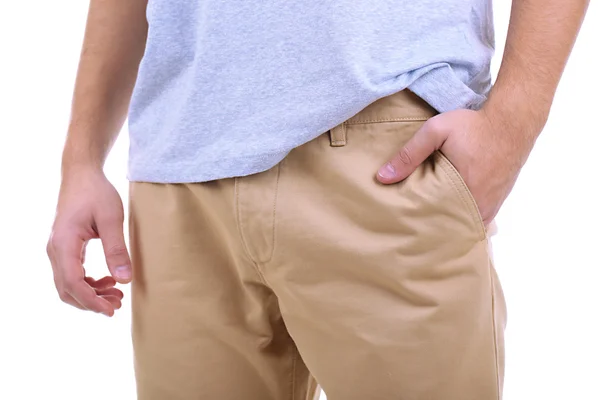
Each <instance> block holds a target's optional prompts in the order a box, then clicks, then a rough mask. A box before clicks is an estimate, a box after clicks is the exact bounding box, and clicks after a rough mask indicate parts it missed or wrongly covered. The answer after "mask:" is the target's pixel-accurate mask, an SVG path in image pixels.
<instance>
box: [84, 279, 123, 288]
mask: <svg viewBox="0 0 600 400" xmlns="http://www.w3.org/2000/svg"><path fill="white" fill-rule="evenodd" d="M85 281H86V282H87V283H88V285H90V286H91V287H92V288H94V289H95V290H96V291H97V290H98V289H107V288H111V287H114V286H115V284H116V283H117V282H116V281H115V279H114V278H113V277H112V276H105V277H104V278H102V279H99V280H95V279H94V278H92V277H91V276H86V277H85Z"/></svg>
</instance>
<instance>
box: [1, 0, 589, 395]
mask: <svg viewBox="0 0 600 400" xmlns="http://www.w3.org/2000/svg"><path fill="white" fill-rule="evenodd" d="M496 3H497V4H496V6H495V9H496V10H495V11H496V25H497V43H498V53H497V54H498V55H497V57H496V59H495V63H494V70H495V71H497V68H498V64H499V61H500V60H499V58H500V55H501V51H502V45H503V43H504V40H505V32H506V26H507V23H508V13H509V3H510V2H509V1H508V0H497V1H496ZM592 3H594V4H592V5H591V6H590V10H589V12H588V17H587V20H586V22H585V24H584V27H583V29H582V32H581V35H580V38H579V41H578V43H577V45H576V47H575V50H574V52H573V55H572V57H571V60H570V62H569V65H568V67H567V70H566V72H565V75H564V78H563V80H562V83H561V85H560V88H559V90H558V94H557V97H556V101H555V104H554V107H553V110H552V114H551V117H550V120H549V122H548V124H547V127H546V129H545V131H544V133H543V135H542V136H541V138H540V139H539V141H538V143H537V145H536V148H535V149H534V152H533V153H532V155H531V157H530V159H529V161H528V163H527V165H526V167H525V168H524V170H523V172H522V173H521V176H520V178H519V181H518V183H517V185H516V187H515V189H514V191H513V193H512V194H511V196H510V197H509V199H508V201H507V202H506V203H505V205H504V207H503V209H502V210H501V212H500V215H499V216H498V218H497V222H498V226H499V233H498V235H497V236H496V237H495V239H494V240H495V241H494V246H495V247H494V253H495V257H496V264H497V268H498V270H499V274H500V277H501V280H502V283H503V286H504V290H505V294H506V296H507V302H508V308H509V320H508V330H507V340H506V346H507V374H506V385H505V400H530V399H535V400H537V399H544V400H553V399H557V400H558V399H561V400H564V399H569V400H600V385H598V382H599V379H600V362H599V361H598V360H599V359H600V340H599V338H600V324H599V321H600V315H599V310H598V309H599V308H600V289H599V288H598V286H599V280H600V260H599V257H598V248H599V247H600V231H599V228H600V191H599V188H600V173H599V172H600V167H599V161H598V148H599V147H600V127H599V126H598V122H597V121H598V118H597V117H598V113H600V107H599V106H600V100H599V98H600V97H599V96H600V67H599V65H600V64H599V60H598V58H599V55H600V45H599V44H598V38H599V37H600V4H598V3H597V2H593V1H592ZM86 11H87V2H86V1H82V0H77V1H76V0H54V1H50V0H18V1H17V0H14V1H9V0H2V2H1V3H0V194H1V196H0V268H1V271H2V272H1V274H0V279H1V281H2V289H0V305H1V310H2V315H1V316H0V399H7V400H9V399H10V400H13V399H19V400H20V399H40V398H60V399H63V400H75V399H77V400H80V399H107V398H110V399H116V400H121V399H124V400H127V399H134V398H135V388H134V377H133V370H132V354H131V346H130V338H129V329H130V316H129V311H130V303H129V291H128V288H127V287H125V288H124V291H125V294H126V296H127V297H126V299H125V301H124V307H123V309H122V310H121V311H120V312H118V313H117V316H116V317H115V318H113V319H108V318H106V317H103V316H100V315H96V314H91V313H90V314H87V313H84V312H81V311H78V310H75V309H71V308H70V307H68V306H66V305H63V304H62V303H60V301H59V299H58V296H57V295H56V293H55V291H54V287H53V282H52V274H51V269H50V265H49V263H48V261H47V259H46V254H45V244H46V240H47V236H48V233H49V229H50V226H51V223H52V219H53V213H54V207H55V201H56V197H57V191H58V188H59V170H60V154H61V147H62V144H63V140H64V135H65V131H66V127H67V122H68V116H69V106H70V97H71V91H72V86H73V81H74V77H75V72H76V67H77V60H78V56H79V49H80V45H81V40H82V35H83V29H84V25H85V16H86ZM126 151H127V138H126V135H125V134H124V135H121V138H120V140H119V142H118V143H117V145H116V148H115V149H114V151H113V153H112V155H111V158H110V160H109V162H108V165H107V167H106V171H107V174H108V175H109V178H110V179H111V180H112V181H113V182H114V184H115V185H116V187H117V189H118V190H119V191H120V192H121V194H122V195H123V196H125V195H126V187H127V183H126V181H125V178H124V176H125V163H126ZM88 260H89V261H88V265H87V269H88V271H91V272H92V274H94V275H97V276H100V275H102V276H103V275H104V274H105V272H106V269H105V267H104V265H103V261H102V260H103V258H102V254H101V251H100V246H99V244H98V243H93V244H92V245H91V246H90V249H89V252H88ZM482 400H484V399H482Z"/></svg>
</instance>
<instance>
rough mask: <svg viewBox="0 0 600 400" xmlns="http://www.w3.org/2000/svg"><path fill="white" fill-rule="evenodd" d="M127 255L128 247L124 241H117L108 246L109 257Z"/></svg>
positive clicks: (107, 254) (107, 253)
mask: <svg viewBox="0 0 600 400" xmlns="http://www.w3.org/2000/svg"><path fill="white" fill-rule="evenodd" d="M126 255H127V247H125V245H124V244H123V243H117V244H113V245H110V246H107V248H106V256H107V257H122V256H126Z"/></svg>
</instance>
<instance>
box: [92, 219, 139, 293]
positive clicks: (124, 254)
mask: <svg viewBox="0 0 600 400" xmlns="http://www.w3.org/2000/svg"><path fill="white" fill-rule="evenodd" d="M97 228H98V235H99V236H100V240H101V241H102V247H103V249H104V255H105V257H106V264H107V265H108V269H109V270H110V273H111V275H112V276H113V278H115V280H116V281H117V282H119V283H129V282H131V277H132V272H131V260H130V258H129V252H128V251H127V246H126V245H125V237H124V236H123V220H122V219H120V218H111V219H106V220H103V221H101V222H100V221H99V222H98V225H97Z"/></svg>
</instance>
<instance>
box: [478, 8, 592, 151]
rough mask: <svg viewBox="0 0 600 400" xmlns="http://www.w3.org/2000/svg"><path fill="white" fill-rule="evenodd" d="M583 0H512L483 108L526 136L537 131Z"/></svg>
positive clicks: (581, 14) (568, 49) (570, 44)
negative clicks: (501, 50) (495, 71)
mask: <svg viewBox="0 0 600 400" xmlns="http://www.w3.org/2000/svg"><path fill="white" fill-rule="evenodd" d="M588 3H589V0H572V1H563V0H513V3H512V12H511V18H510V25H509V30H508V36H507V41H506V47H505V51H504V56H503V59H502V64H501V67H500V71H499V74H498V78H497V80H496V83H495V85H494V87H493V89H492V91H491V92H490V96H489V99H488V101H487V102H486V103H485V105H484V107H483V110H484V111H486V113H487V114H488V115H490V116H491V118H492V119H500V120H503V121H506V123H508V124H510V125H512V126H511V127H515V128H516V129H515V131H518V130H520V131H521V132H522V133H523V134H526V135H531V136H532V138H531V139H532V140H535V138H536V137H537V135H539V133H540V132H541V130H542V128H543V126H544V124H545V122H546V119H547V117H548V113H549V111H550V106H551V104H552V100H553V98H554V94H555V92H556V88H557V86H558V82H559V80H560V77H561V75H562V72H563V70H564V67H565V64H566V62H567V58H568V57H569V54H570V52H571V49H572V48H573V44H574V42H575V38H576V37H577V33H578V32H579V28H580V27H581V23H582V21H583V17H584V15H585V12H586V9H587V6H588Z"/></svg>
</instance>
